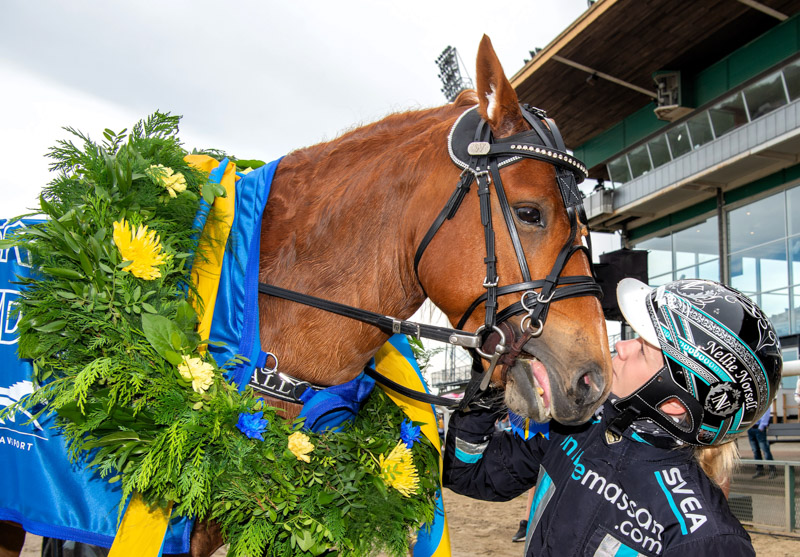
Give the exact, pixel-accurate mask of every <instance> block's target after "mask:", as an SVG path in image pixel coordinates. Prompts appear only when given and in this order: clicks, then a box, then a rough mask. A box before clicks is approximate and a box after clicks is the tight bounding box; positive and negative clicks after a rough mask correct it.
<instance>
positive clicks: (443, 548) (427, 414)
mask: <svg viewBox="0 0 800 557" xmlns="http://www.w3.org/2000/svg"><path fill="white" fill-rule="evenodd" d="M375 369H376V370H377V371H378V372H379V373H380V374H382V375H383V376H385V377H388V378H389V379H391V380H392V381H394V382H396V383H399V384H401V385H404V386H406V387H409V388H411V389H414V390H417V391H424V390H425V386H424V384H423V382H422V378H421V377H420V376H419V375H418V374H417V371H416V370H415V369H414V368H413V367H412V366H411V365H410V364H409V363H408V361H407V360H406V358H405V356H403V355H402V354H401V353H400V351H398V350H397V348H395V347H394V346H392V344H391V343H390V342H386V343H384V345H383V346H381V348H380V350H378V352H377V353H376V354H375ZM378 385H379V386H380V387H381V388H382V389H383V390H384V392H386V394H387V395H389V398H391V399H392V401H394V403H395V404H397V405H398V406H399V407H400V408H402V409H403V412H405V414H406V416H408V419H410V420H411V421H412V422H422V423H423V425H422V426H420V430H421V431H422V434H423V435H424V436H425V437H427V438H428V440H429V441H430V442H431V443H432V444H433V446H434V447H436V450H437V451H438V452H439V485H441V482H442V447H441V442H440V439H439V428H438V427H437V418H436V413H435V412H434V411H433V408H432V407H431V405H430V404H428V403H425V402H420V401H418V400H414V399H412V398H409V397H407V396H405V395H402V394H400V393H398V392H396V391H393V390H392V389H390V388H388V387H384V386H383V385H381V384H380V383H378ZM442 508H444V501H442ZM450 554H451V550H450V531H449V526H448V524H447V515H446V514H445V516H444V527H443V531H442V537H441V539H440V540H439V546H438V547H437V549H436V550H435V551H434V552H433V553H432V554H431V557H449V555H450Z"/></svg>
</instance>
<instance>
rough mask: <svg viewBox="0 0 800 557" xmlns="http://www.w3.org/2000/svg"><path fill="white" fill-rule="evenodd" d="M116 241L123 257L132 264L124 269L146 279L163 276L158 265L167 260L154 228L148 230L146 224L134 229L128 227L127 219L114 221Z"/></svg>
mask: <svg viewBox="0 0 800 557" xmlns="http://www.w3.org/2000/svg"><path fill="white" fill-rule="evenodd" d="M114 243H115V244H116V245H117V248H118V249H119V252H120V253H121V254H122V258H123V259H124V260H125V261H130V262H131V264H130V265H128V266H127V267H125V268H124V269H123V270H124V271H127V272H129V273H131V274H132V275H133V276H135V277H138V278H140V279H144V280H153V279H157V278H158V277H160V276H161V270H160V269H159V268H158V265H161V264H163V263H164V262H165V261H166V260H167V255H166V254H165V253H161V242H160V240H159V238H158V236H156V233H155V231H154V230H147V227H146V226H144V225H141V224H140V225H139V228H138V229H136V230H134V228H133V226H131V227H130V228H129V227H128V223H127V222H126V221H125V219H122V220H121V221H117V222H115V223H114Z"/></svg>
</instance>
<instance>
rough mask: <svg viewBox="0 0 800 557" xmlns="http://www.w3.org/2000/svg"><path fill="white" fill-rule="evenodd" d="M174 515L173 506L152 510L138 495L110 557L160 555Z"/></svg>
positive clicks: (132, 499) (120, 527)
mask: <svg viewBox="0 0 800 557" xmlns="http://www.w3.org/2000/svg"><path fill="white" fill-rule="evenodd" d="M171 512H172V503H171V502H170V503H169V505H168V506H167V508H166V509H161V508H152V507H149V506H148V505H147V503H145V502H144V501H143V500H142V496H141V494H139V493H134V494H133V496H132V497H131V502H130V503H129V504H128V508H127V509H126V510H125V516H123V517H122V523H121V524H120V525H119V529H118V530H117V535H116V537H115V538H114V544H113V545H112V546H111V551H109V553H108V557H142V556H148V555H158V554H159V553H160V551H161V545H162V544H163V543H164V536H165V535H166V534H167V524H168V523H169V515H170V513H171Z"/></svg>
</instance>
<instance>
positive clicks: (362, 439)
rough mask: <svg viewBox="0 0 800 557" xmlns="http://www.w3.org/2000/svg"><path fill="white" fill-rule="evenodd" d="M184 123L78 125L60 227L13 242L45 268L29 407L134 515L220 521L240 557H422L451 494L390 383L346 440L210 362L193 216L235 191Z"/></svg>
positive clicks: (57, 188)
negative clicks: (285, 414) (311, 427)
mask: <svg viewBox="0 0 800 557" xmlns="http://www.w3.org/2000/svg"><path fill="white" fill-rule="evenodd" d="M179 120H180V117H178V116H171V115H169V114H163V113H159V112H156V113H155V114H153V115H152V116H150V117H148V118H146V119H144V120H142V121H140V122H138V123H137V124H136V125H135V126H134V127H133V128H132V130H131V132H130V133H127V132H126V130H123V131H122V132H120V133H115V132H112V131H111V130H105V132H104V141H103V142H102V143H100V144H97V143H95V142H94V141H92V140H91V139H90V138H89V137H88V136H87V135H84V134H82V133H80V132H78V131H76V130H74V129H72V128H65V129H66V130H67V131H69V132H70V133H72V134H73V135H74V136H75V137H76V138H77V139H78V140H80V141H79V145H80V146H76V145H75V144H74V143H73V142H72V141H66V140H64V141H59V142H58V144H57V145H56V146H55V147H53V148H51V150H50V152H49V154H48V156H49V157H50V158H51V159H52V160H53V161H54V162H53V163H52V164H51V169H52V170H55V171H57V172H59V174H58V176H57V178H55V179H54V180H53V181H52V182H50V184H48V186H47V187H46V188H45V189H44V190H43V193H42V195H41V199H40V206H41V213H44V214H45V215H46V216H47V217H48V219H47V220H46V221H45V222H44V223H42V224H39V225H35V226H32V227H29V228H24V229H20V230H19V231H18V232H17V233H16V234H15V236H14V237H13V238H12V239H10V240H6V241H5V242H4V245H3V246H2V247H10V246H11V245H15V246H21V247H24V248H25V249H26V250H28V251H29V252H30V254H31V257H32V262H33V263H34V268H35V269H36V271H37V276H35V277H33V278H29V279H21V280H22V282H23V294H22V296H21V299H20V304H19V310H20V312H21V313H20V315H21V318H20V322H19V331H20V338H19V355H20V357H23V358H30V359H31V360H32V361H33V369H34V381H35V383H36V385H37V390H36V391H35V392H34V393H33V394H32V395H31V396H30V397H28V398H26V399H24V400H23V401H22V402H21V403H20V404H22V405H24V406H25V407H26V408H29V409H30V408H33V409H36V410H37V413H36V415H35V417H38V416H39V415H41V413H44V412H48V411H55V412H57V414H58V425H59V428H60V430H61V432H62V433H63V435H64V436H65V438H66V441H67V444H68V447H69V452H70V457H71V458H72V459H73V460H80V461H82V462H84V464H85V465H87V466H89V467H91V468H93V469H95V470H96V471H97V472H98V473H99V474H100V476H101V477H104V478H107V479H108V481H109V482H121V486H122V494H123V498H122V501H121V503H120V512H121V511H122V506H123V505H124V503H125V501H126V500H127V499H128V497H129V496H131V495H133V494H135V493H139V494H141V496H142V498H143V499H144V501H145V502H146V503H147V504H148V505H150V506H151V507H152V506H158V507H160V508H168V507H169V506H170V505H172V508H173V511H174V513H175V514H178V515H183V516H187V517H191V518H198V519H205V520H213V521H216V522H217V523H218V524H219V525H220V526H221V528H222V532H223V536H224V538H225V541H226V543H228V544H229V555H261V554H262V553H263V552H264V551H265V548H266V555H319V554H322V553H325V552H328V554H338V553H342V554H346V555H368V554H374V553H376V552H378V551H384V552H388V553H390V554H395V555H404V554H407V553H408V549H409V543H410V534H411V532H413V531H416V529H418V528H419V527H420V526H421V525H423V524H425V523H428V524H429V523H431V521H432V520H433V514H434V506H435V493H436V489H437V487H438V486H437V484H438V474H439V471H438V455H437V452H436V450H435V449H434V448H433V446H432V445H431V443H430V442H429V441H427V439H425V437H424V436H420V435H419V424H416V423H411V422H409V421H407V420H404V419H403V413H402V410H401V409H400V408H398V407H397V406H396V405H395V404H394V403H392V402H391V401H390V400H389V399H388V397H386V395H384V394H383V393H382V392H381V391H380V390H379V389H376V390H375V391H374V392H373V394H372V395H371V396H370V398H369V399H368V401H367V402H366V404H365V406H364V407H363V408H362V410H361V412H360V413H359V414H358V416H357V417H356V418H355V420H354V421H353V422H352V423H351V424H349V425H347V426H346V427H345V428H344V429H343V430H342V431H339V432H323V433H318V434H317V433H311V432H306V431H303V429H302V425H303V424H302V420H296V421H293V422H289V421H286V420H284V419H282V418H280V417H279V416H277V415H276V411H275V409H274V408H272V407H270V406H268V405H266V404H265V403H264V402H263V401H262V400H261V399H259V398H257V397H255V396H253V394H252V392H251V391H250V390H249V389H248V390H246V391H245V392H242V393H240V392H239V391H238V389H237V387H236V386H234V385H231V384H229V383H228V382H226V381H225V379H224V378H223V375H222V370H221V369H220V367H218V366H217V364H216V363H215V362H214V360H213V358H211V357H209V356H208V355H207V353H206V351H205V346H204V344H205V343H204V342H202V341H201V339H200V336H199V335H198V334H197V332H196V330H195V329H196V325H197V312H196V311H195V308H194V307H193V303H194V304H198V303H202V302H201V301H198V300H197V299H196V298H197V297H196V296H194V297H193V293H194V290H193V287H192V284H191V283H190V280H189V276H190V265H191V261H192V260H193V258H197V257H202V256H203V254H202V253H200V252H198V239H197V236H198V234H197V233H196V232H197V231H193V230H192V223H193V220H194V217H195V214H196V213H197V210H198V207H199V206H200V204H201V199H204V200H205V202H206V203H209V204H211V203H213V199H214V197H215V196H216V195H221V194H223V191H222V190H221V188H220V187H219V186H218V185H215V184H213V183H210V182H208V176H207V174H206V173H204V172H201V171H199V170H197V169H196V168H193V167H192V166H190V165H189V164H187V163H186V162H185V161H184V157H185V156H186V155H187V152H186V151H185V150H184V149H183V147H182V146H181V143H180V141H179V139H178V136H177V133H178V123H179ZM214 154H218V153H214ZM252 166H256V164H252ZM201 192H202V193H201ZM212 215H213V213H212ZM235 363H237V362H236V361H232V362H229V364H226V365H225V366H222V367H223V369H224V368H225V367H227V365H232V364H235ZM13 411H14V407H9V408H7V409H6V410H5V412H13Z"/></svg>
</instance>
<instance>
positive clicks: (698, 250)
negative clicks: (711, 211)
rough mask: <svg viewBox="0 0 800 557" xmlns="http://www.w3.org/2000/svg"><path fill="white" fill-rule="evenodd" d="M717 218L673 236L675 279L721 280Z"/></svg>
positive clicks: (675, 233)
mask: <svg viewBox="0 0 800 557" xmlns="http://www.w3.org/2000/svg"><path fill="white" fill-rule="evenodd" d="M718 238H719V234H718V231H717V217H711V218H709V219H708V220H705V221H703V222H700V223H698V224H695V225H694V226H690V227H688V228H685V229H683V230H679V231H677V232H674V233H673V234H672V246H673V250H674V252H675V278H676V279H681V278H708V279H712V280H720V276H719V241H718Z"/></svg>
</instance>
